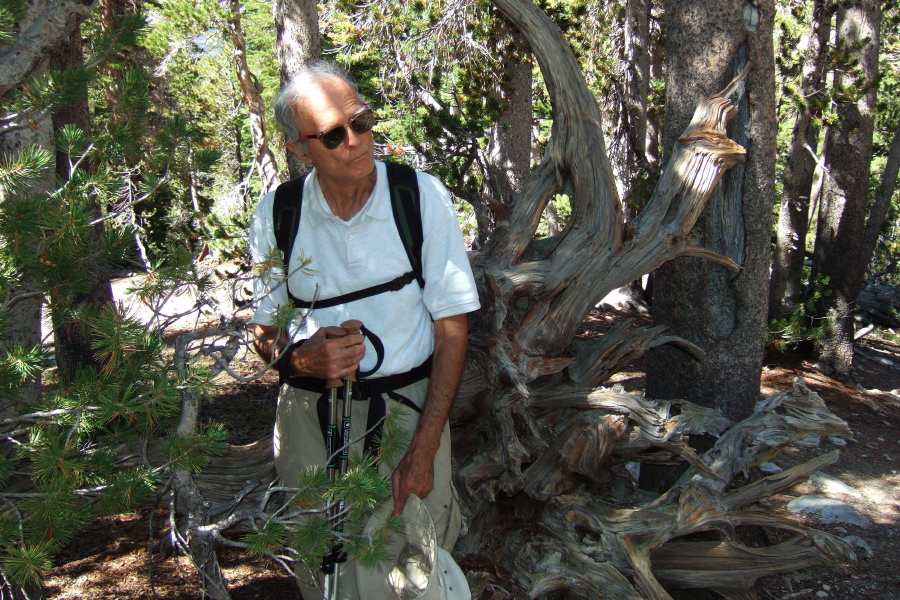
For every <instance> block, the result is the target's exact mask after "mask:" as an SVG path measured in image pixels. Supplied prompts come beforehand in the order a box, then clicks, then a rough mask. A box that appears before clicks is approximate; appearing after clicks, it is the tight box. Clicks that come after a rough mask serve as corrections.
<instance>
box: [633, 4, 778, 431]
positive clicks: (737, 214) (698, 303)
mask: <svg viewBox="0 0 900 600" xmlns="http://www.w3.org/2000/svg"><path fill="white" fill-rule="evenodd" d="M748 6H750V5H749V4H747V3H746V2H743V1H742V0H731V1H729V2H719V3H715V4H710V3H707V2H702V1H698V0H672V1H671V2H668V3H667V4H666V18H667V25H668V28H667V40H668V47H667V57H668V64H667V71H668V80H667V84H666V130H667V139H668V142H667V148H668V147H672V145H673V144H672V141H673V139H674V132H677V131H681V129H682V127H683V126H684V123H685V122H686V121H687V119H689V118H690V114H691V113H690V111H691V100H690V99H691V98H694V97H697V96H703V95H709V94H710V93H712V92H713V91H715V90H716V89H717V88H718V87H719V86H721V84H722V83H721V82H722V81H727V80H728V79H729V78H730V77H731V76H732V74H733V73H734V72H735V71H736V70H739V69H740V66H741V65H743V64H745V63H746V62H747V61H749V62H750V63H751V64H752V65H753V70H752V72H751V73H750V75H749V77H748V79H747V84H746V89H747V93H746V94H745V95H744V97H743V98H742V99H741V101H740V104H739V115H738V117H737V119H736V120H735V122H734V123H733V125H732V129H731V130H732V131H733V135H734V139H735V141H736V142H738V143H739V144H741V145H745V146H748V147H749V151H748V155H747V163H746V165H738V166H737V167H736V168H735V169H732V170H731V171H729V172H728V173H726V174H725V176H724V177H723V182H722V186H720V188H719V190H717V191H716V192H715V193H714V194H713V197H712V199H711V201H710V204H709V206H708V208H707V209H706V211H705V213H704V215H703V216H702V217H701V219H700V221H699V222H698V225H697V227H695V228H694V229H693V231H692V233H691V239H692V240H693V241H694V243H697V244H699V245H701V246H706V247H709V248H710V249H711V250H713V251H715V252H717V253H719V254H723V255H725V256H728V257H729V258H731V259H732V260H733V261H734V262H736V263H738V264H741V265H742V270H741V272H740V273H738V274H734V273H729V272H728V271H726V270H725V269H722V268H721V267H720V266H718V265H714V264H709V263H708V262H704V261H699V260H696V259H679V260H676V261H672V262H671V263H669V264H667V265H665V266H663V267H662V268H661V269H659V270H657V271H656V273H655V279H654V289H653V304H652V312H653V317H654V322H655V323H656V324H658V325H666V326H669V327H671V328H672V330H673V331H674V333H675V334H676V335H679V336H681V337H683V338H685V339H686V340H688V341H690V342H692V343H694V344H696V345H697V346H699V347H700V348H702V349H703V351H704V352H706V355H707V362H706V363H705V364H701V363H699V362H697V361H696V360H694V359H693V358H692V357H690V356H688V355H686V354H685V353H683V352H681V351H679V350H677V349H674V348H669V347H658V348H655V349H653V350H651V352H650V354H649V363H648V367H647V395H648V396H649V397H651V398H660V399H662V398H684V399H689V400H691V401H692V402H697V403H698V404H701V405H703V406H710V407H717V408H720V409H721V410H722V411H723V413H724V414H725V415H726V416H727V417H729V418H732V419H739V418H743V417H744V416H746V415H748V414H749V413H750V411H751V410H752V408H753V405H754V404H755V402H756V401H757V399H758V398H759V379H760V375H761V371H762V358H763V344H764V340H765V326H766V308H767V307H766V300H767V296H766V289H767V283H768V276H769V273H768V269H769V259H770V251H769V238H770V233H771V229H770V224H771V206H772V204H773V203H774V192H775V190H774V170H775V169H774V167H775V131H776V124H775V105H774V97H775V94H774V89H775V83H774V69H773V49H772V28H773V23H774V16H775V10H774V5H773V3H772V2H761V3H757V5H756V6H757V7H758V25H757V26H756V27H753V26H752V25H748V23H747V22H745V14H744V10H745V7H748ZM750 7H751V8H753V7H752V6H750ZM751 16H752V15H751Z"/></svg>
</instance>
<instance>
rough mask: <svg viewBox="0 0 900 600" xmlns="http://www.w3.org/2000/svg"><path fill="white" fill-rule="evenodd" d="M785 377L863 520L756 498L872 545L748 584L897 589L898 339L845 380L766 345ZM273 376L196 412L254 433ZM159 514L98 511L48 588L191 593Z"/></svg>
mask: <svg viewBox="0 0 900 600" xmlns="http://www.w3.org/2000/svg"><path fill="white" fill-rule="evenodd" d="M610 318H611V317H608V316H602V315H595V316H594V318H593V320H592V321H591V322H590V323H589V324H588V327H589V328H590V329H603V328H604V325H608V320H609V319H610ZM255 366H256V365H254V364H253V363H251V362H249V361H248V362H246V363H245V364H242V365H241V369H243V370H244V372H245V373H249V372H250V371H251V370H252V369H253V368H255ZM795 377H803V378H804V379H805V380H806V382H807V383H808V385H809V386H810V387H811V388H812V389H813V390H815V391H816V392H817V393H818V394H819V395H820V396H821V397H822V398H823V399H824V400H825V402H826V403H827V404H828V406H829V408H830V409H831V410H832V411H833V412H834V413H835V414H837V415H838V416H839V417H841V418H842V419H844V420H846V421H847V422H848V423H849V425H850V428H851V430H852V431H853V434H854V435H853V440H852V441H850V442H849V443H848V444H847V445H846V446H844V447H841V448H840V450H841V457H840V460H839V461H838V462H837V463H836V464H834V465H832V466H831V467H829V468H827V469H826V470H825V471H826V473H827V474H829V475H831V476H833V477H836V478H838V479H840V480H842V481H843V482H845V483H846V484H848V485H850V486H852V487H853V488H855V489H856V490H858V491H859V492H860V495H861V497H859V498H857V497H852V496H845V495H843V496H835V498H837V499H839V500H842V501H844V502H847V503H848V504H850V505H851V506H853V507H854V508H855V509H856V510H857V511H858V512H859V514H861V515H862V516H864V517H866V518H867V519H868V520H869V521H870V524H869V525H868V526H867V527H859V526H853V525H827V524H823V523H818V522H815V521H813V520H811V519H810V518H808V517H804V516H800V515H791V513H789V512H788V511H787V508H786V506H787V503H788V502H789V501H790V500H792V499H793V498H795V497H798V496H801V495H804V494H814V493H821V491H820V490H817V489H816V487H815V485H813V484H812V483H804V484H801V485H798V486H796V487H794V488H793V489H791V490H789V491H787V492H785V493H784V494H780V495H778V496H775V497H772V498H770V499H769V500H767V505H768V507H769V508H770V509H772V510H775V511H778V512H779V513H781V514H785V515H791V518H793V519H795V520H796V521H798V522H800V523H804V524H807V525H812V526H814V527H816V528H818V529H821V530H823V531H827V532H829V533H833V534H835V535H839V536H841V537H845V536H858V537H859V538H861V539H862V540H863V541H864V542H865V544H866V545H867V546H868V548H869V549H870V550H871V555H869V553H868V551H867V550H864V549H859V551H858V555H859V560H858V561H857V562H855V563H852V564H850V565H843V566H840V567H837V568H811V569H806V570H803V571H799V572H794V573H791V574H787V575H781V576H772V577H768V578H765V579H763V580H760V581H759V582H758V583H757V586H756V590H755V591H756V595H757V597H758V598H760V599H761V600H769V599H775V600H794V599H805V598H832V599H842V600H851V599H852V600H864V599H873V600H875V599H877V600H889V599H896V598H900V570H898V568H897V565H898V564H900V543H898V542H900V474H898V466H900V447H898V443H900V438H898V436H897V429H895V428H896V427H900V344H897V343H894V342H891V341H889V340H887V339H882V338H877V337H868V338H865V339H863V340H861V342H860V344H859V347H858V352H857V354H856V358H855V368H854V376H853V381H852V382H850V383H846V384H845V383H840V382H837V381H835V380H833V379H830V378H829V377H826V376H824V375H822V374H821V373H819V372H818V371H816V370H815V369H814V368H813V366H812V364H810V363H809V362H806V361H803V360H801V359H799V358H796V357H794V356H791V355H778V356H770V357H767V366H766V368H765V371H764V373H763V389H762V391H763V393H764V394H766V395H768V394H772V393H775V392H778V391H783V390H786V389H788V388H789V387H790V386H791V382H792V381H793V379H794V378H795ZM615 380H616V381H617V382H618V383H621V384H622V385H623V386H624V387H625V388H626V389H628V390H629V391H641V390H642V389H643V373H642V372H641V371H640V370H638V369H637V368H635V370H632V371H627V372H623V373H620V374H618V375H617V376H616V378H615ZM275 388H276V380H275V378H274V376H267V377H266V378H265V379H264V380H263V381H261V382H257V383H253V384H241V385H236V384H234V385H227V386H224V387H223V388H222V390H221V393H220V394H219V395H218V396H217V398H216V400H215V402H214V403H212V405H211V406H209V407H208V409H207V413H206V417H207V418H212V419H215V420H217V421H219V422H222V423H225V424H226V426H227V427H228V428H229V430H230V432H231V443H233V444H244V443H249V442H252V441H255V440H256V439H258V438H259V437H261V436H262V435H264V434H265V433H267V432H268V431H269V430H270V428H271V424H272V423H273V422H274V410H275ZM892 391H893V394H892V393H891V392H892ZM834 448H835V446H834V445H833V443H832V442H830V441H827V440H825V441H822V443H821V445H820V447H818V448H792V449H790V450H788V451H786V452H784V453H782V455H780V456H779V457H777V458H776V459H775V461H774V462H776V463H777V464H778V465H779V466H780V467H782V468H784V469H787V468H789V467H790V466H793V465H794V464H798V463H799V462H801V461H803V460H806V459H808V458H811V457H812V456H814V455H817V454H822V453H824V452H828V451H831V450H833V449H834ZM167 524H168V516H167V514H166V512H165V511H164V510H161V509H156V510H152V509H150V508H147V509H145V510H143V511H138V512H134V513H129V514H123V515H119V516H117V517H109V518H102V519H97V520H96V521H95V522H94V523H93V524H92V525H91V526H90V528H89V529H87V530H86V531H85V532H83V533H82V534H81V535H79V536H78V537H77V538H76V539H74V540H73V541H72V542H71V543H70V544H69V545H68V546H67V547H66V548H65V549H64V550H63V551H62V552H61V553H60V554H59V556H58V558H57V560H56V566H55V568H54V569H53V571H52V572H51V573H50V576H49V578H48V579H47V581H46V588H47V591H48V596H47V597H48V598H51V599H55V600H73V599H97V600H101V599H102V600H106V599H113V598H127V599H140V600H145V599H146V600H152V599H159V600H163V599H165V600H169V599H175V598H183V599H186V600H194V599H200V598H202V597H203V594H202V591H201V582H200V580H199V578H198V577H197V575H196V573H195V572H194V571H193V569H192V568H191V566H190V565H189V563H188V562H187V560H186V559H184V558H183V557H182V558H180V559H176V558H173V557H171V556H166V555H164V554H162V553H161V550H160V539H161V537H163V535H162V534H163V532H164V529H165V528H166V527H167ZM151 531H152V533H151ZM221 562H222V567H223V570H224V572H225V576H226V578H227V579H228V581H229V582H230V584H231V587H232V591H233V597H234V598H235V600H251V599H253V600H276V599H278V600H293V599H299V598H300V595H299V593H298V592H297V591H296V588H295V586H294V583H293V580H292V578H291V577H290V576H289V575H288V574H286V573H285V572H284V571H283V570H281V567H279V566H278V565H277V564H275V563H273V562H271V561H268V560H264V559H259V558H255V557H251V556H248V555H245V554H243V553H240V552H236V551H233V550H224V551H223V552H222V554H221ZM687 597H691V596H687ZM696 597H697V598H700V596H699V595H698V596H696Z"/></svg>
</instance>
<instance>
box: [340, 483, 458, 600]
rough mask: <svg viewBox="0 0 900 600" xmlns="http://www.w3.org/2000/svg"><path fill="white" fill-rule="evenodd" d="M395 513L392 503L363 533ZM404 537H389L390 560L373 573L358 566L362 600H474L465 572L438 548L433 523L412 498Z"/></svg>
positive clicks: (425, 509)
mask: <svg viewBox="0 0 900 600" xmlns="http://www.w3.org/2000/svg"><path fill="white" fill-rule="evenodd" d="M393 510H394V502H393V500H389V501H388V502H386V503H385V504H384V506H382V507H381V509H380V510H379V511H378V512H377V513H376V514H374V515H372V517H371V518H370V519H369V522H368V523H367V524H366V527H365V529H364V530H363V533H364V534H369V533H371V532H372V531H373V530H374V529H375V528H376V527H378V526H379V525H380V524H381V523H382V522H383V521H384V518H385V517H386V516H387V515H389V514H391V513H392V512H393ZM403 523H404V526H405V536H404V535H397V534H390V536H391V543H390V547H389V549H388V553H389V555H390V556H389V559H388V560H386V561H384V562H383V563H381V564H379V565H378V566H377V567H375V568H373V569H369V568H366V567H362V566H359V565H357V567H356V582H357V587H358V588H359V597H360V598H361V600H472V592H470V591H469V583H468V582H467V581H466V576H465V575H464V574H463V572H462V569H460V568H459V565H457V564H456V562H455V561H454V560H453V557H452V556H450V553H448V552H447V551H446V550H444V549H443V548H440V547H438V545H437V535H436V534H435V531H434V522H433V521H432V520H431V515H429V514H428V509H427V508H425V504H424V503H423V502H422V501H421V500H420V499H419V498H418V497H417V496H416V495H414V494H410V495H409V498H408V499H407V501H406V506H405V507H403Z"/></svg>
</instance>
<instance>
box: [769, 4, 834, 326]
mask: <svg viewBox="0 0 900 600" xmlns="http://www.w3.org/2000/svg"><path fill="white" fill-rule="evenodd" d="M825 4H826V2H825V0H816V2H815V5H814V7H813V13H812V26H811V27H810V32H809V38H808V42H807V47H806V61H805V64H804V68H803V81H802V82H801V85H800V89H799V90H798V94H799V95H800V96H801V97H802V98H803V99H804V104H803V107H802V108H800V109H799V111H798V113H797V118H796V119H795V121H794V128H793V130H792V132H791V150H790V153H789V154H788V159H787V162H786V163H785V166H784V172H783V173H782V176H781V180H782V185H783V191H782V196H781V208H780V210H779V214H778V232H777V238H776V243H775V255H774V257H773V260H772V276H771V283H770V288H769V319H777V318H781V317H786V316H789V315H790V314H791V313H792V312H793V311H794V307H795V306H796V302H797V300H798V298H799V296H800V295H801V294H802V293H803V282H802V274H803V261H804V259H805V254H806V234H807V232H808V230H809V218H810V198H811V197H812V185H813V175H814V174H815V171H816V163H817V161H816V157H815V156H813V153H814V152H816V148H817V147H818V137H819V129H818V127H816V126H815V125H813V120H814V119H816V118H818V117H819V116H821V114H822V111H823V110H824V109H825V101H824V99H823V96H824V95H823V93H822V85H823V83H824V78H825V65H826V50H827V48H828V41H829V37H830V35H831V18H832V16H833V9H832V10H827V9H826V6H825Z"/></svg>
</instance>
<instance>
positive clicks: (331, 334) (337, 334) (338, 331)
mask: <svg viewBox="0 0 900 600" xmlns="http://www.w3.org/2000/svg"><path fill="white" fill-rule="evenodd" d="M345 335H347V332H346V331H344V329H343V328H341V327H333V326H332V327H326V328H325V339H328V340H331V339H334V338H341V337H344V336H345ZM342 385H343V382H342V381H341V380H340V379H329V380H328V381H327V382H325V389H329V390H330V389H331V388H338V387H341V386H342Z"/></svg>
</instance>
